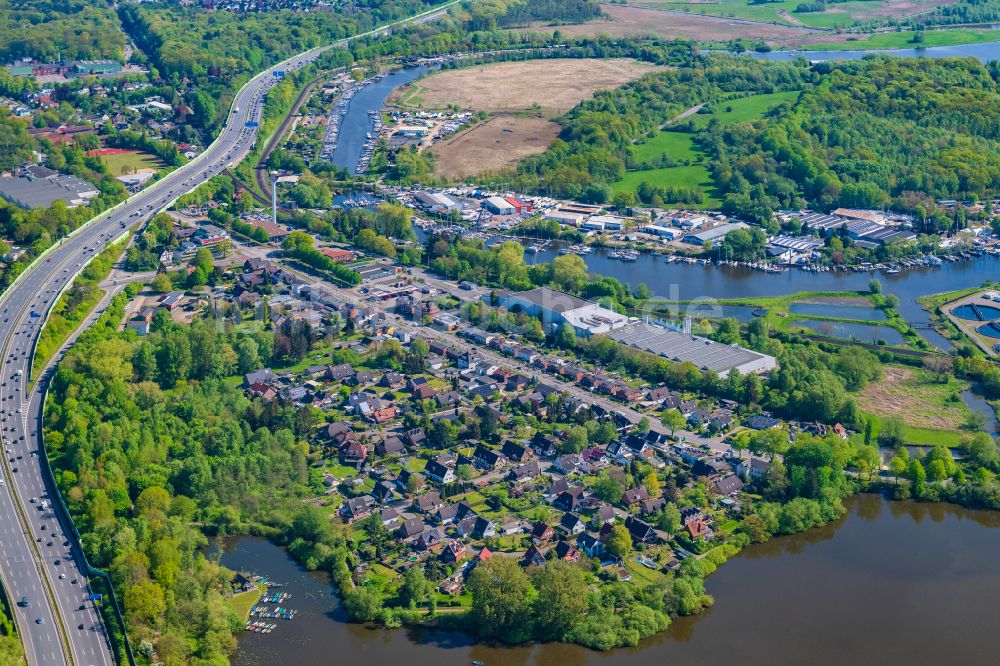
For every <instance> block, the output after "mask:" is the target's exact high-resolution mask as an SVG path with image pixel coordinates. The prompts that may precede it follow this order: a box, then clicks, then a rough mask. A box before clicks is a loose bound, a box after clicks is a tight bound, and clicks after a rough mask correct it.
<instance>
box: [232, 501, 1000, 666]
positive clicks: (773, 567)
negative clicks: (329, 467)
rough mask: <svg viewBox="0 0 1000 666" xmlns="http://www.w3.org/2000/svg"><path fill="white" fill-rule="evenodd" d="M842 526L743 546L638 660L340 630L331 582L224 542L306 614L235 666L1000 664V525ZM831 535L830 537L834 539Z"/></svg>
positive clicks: (245, 643)
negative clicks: (705, 595)
mask: <svg viewBox="0 0 1000 666" xmlns="http://www.w3.org/2000/svg"><path fill="white" fill-rule="evenodd" d="M847 506H848V508H849V511H848V514H847V515H846V516H845V517H844V518H842V519H840V520H838V521H836V522H834V523H831V524H829V525H827V526H825V527H822V528H819V529H815V530H811V531H809V532H806V533H804V534H800V535H795V536H791V537H781V538H777V539H773V540H771V541H770V542H768V543H766V544H761V545H755V546H751V547H749V548H747V549H746V550H745V551H744V552H743V553H741V554H740V555H739V556H737V557H736V558H734V559H733V560H732V561H730V562H728V563H726V564H725V565H723V566H722V567H720V569H719V571H718V572H716V573H715V574H713V575H712V576H711V577H710V578H709V579H708V581H707V586H708V591H709V592H710V593H711V594H712V595H713V596H714V597H715V606H714V607H713V608H712V609H711V610H709V611H708V612H706V613H703V614H701V615H698V616H695V617H690V618H682V619H679V620H677V621H675V622H674V624H673V625H672V626H671V628H670V629H669V630H668V631H667V632H665V633H664V634H661V635H658V636H656V637H653V638H651V639H648V640H646V641H644V642H643V643H642V644H641V645H640V646H639V647H638V648H636V649H628V650H615V651H612V652H608V653H598V652H593V651H590V650H586V649H584V648H580V647H577V646H573V645H561V644H556V645H532V646H526V647H516V648H506V647H496V646H485V645H474V644H472V643H471V641H470V639H469V638H468V637H467V636H465V635H462V634H454V633H447V632H435V631H430V630H423V629H405V628H404V629H395V630H385V629H378V628H373V627H366V626H361V625H352V624H348V623H346V622H345V621H344V614H343V611H342V609H341V607H340V604H339V601H338V600H337V598H336V596H335V594H334V591H333V588H332V587H331V586H330V585H329V584H328V583H327V581H326V580H325V578H324V577H321V576H319V575H316V574H310V573H308V572H306V571H304V570H303V569H302V568H301V567H299V566H298V565H297V564H296V563H295V562H294V561H293V560H292V559H291V558H290V557H288V556H287V555H286V554H285V552H284V551H282V550H281V549H279V548H277V547H275V546H274V545H272V544H270V543H268V542H267V541H264V540H261V539H255V538H239V539H232V540H227V542H226V552H225V554H224V555H223V557H222V562H223V564H225V565H226V566H228V567H230V568H233V569H240V568H243V569H245V570H249V571H252V572H254V573H257V574H260V575H264V576H268V577H270V578H271V579H272V580H275V581H280V582H283V583H285V584H286V586H285V587H284V588H282V589H283V590H284V591H286V592H290V593H291V598H290V599H289V600H288V601H287V602H286V604H287V605H288V606H289V607H290V608H297V609H298V610H299V611H301V615H299V616H298V617H297V618H296V619H295V620H293V621H286V622H280V621H279V622H280V624H279V626H278V628H277V629H276V630H275V631H274V633H272V634H270V635H266V636H260V635H256V634H244V635H242V636H241V637H240V640H239V649H238V651H237V653H236V655H235V656H234V658H233V664H234V666H263V665H265V664H267V665H270V664H339V663H346V664H350V663H362V664H374V665H381V664H395V663H405V664H414V665H423V664H435V665H438V664H440V665H441V666H449V665H452V664H454V665H459V664H462V665H466V666H467V665H468V664H470V663H471V662H472V660H473V659H479V660H481V661H483V663H484V664H485V665H486V666H528V665H529V664H532V665H538V666H569V665H574V666H575V665H577V664H581V665H582V664H589V665H593V666H617V665H619V664H622V665H627V666H645V665H649V666H653V665H656V666H661V665H662V664H701V665H713V664H730V663H733V662H738V663H740V664H744V665H750V666H755V665H757V664H760V665H761V666H764V665H774V664H810V665H811V666H825V665H827V664H829V665H830V666H834V665H837V666H839V665H841V664H852V665H856V666H864V665H866V664H873V665H875V664H878V665H882V664H901V663H909V664H942V663H943V664H958V663H961V664H967V665H968V664H972V665H978V664H994V663H996V658H995V655H996V653H997V652H998V651H1000V633H998V632H997V631H996V630H995V624H996V621H995V620H996V605H995V604H996V599H997V598H998V597H1000V560H998V558H997V557H996V553H997V551H998V549H1000V530H998V529H997V527H1000V513H998V512H987V511H970V510H967V509H962V508H960V507H956V506H953V505H944V504H917V503H914V502H888V501H886V500H883V499H882V498H881V497H879V496H877V495H865V496H861V497H856V498H852V499H850V500H848V502H847ZM834 537H836V538H834Z"/></svg>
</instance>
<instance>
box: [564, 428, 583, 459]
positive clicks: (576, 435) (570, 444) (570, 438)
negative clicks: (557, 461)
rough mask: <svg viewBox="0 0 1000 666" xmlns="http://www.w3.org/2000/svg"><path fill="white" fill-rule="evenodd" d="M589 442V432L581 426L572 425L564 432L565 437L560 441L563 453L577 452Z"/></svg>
mask: <svg viewBox="0 0 1000 666" xmlns="http://www.w3.org/2000/svg"><path fill="white" fill-rule="evenodd" d="M589 443H590V434H589V433H588V432H587V429H586V428H585V427H583V426H573V427H572V428H570V429H569V432H567V433H566V439H565V440H563V441H562V444H561V447H560V448H561V450H562V451H563V453H579V452H580V451H583V450H584V449H585V448H587V444H589Z"/></svg>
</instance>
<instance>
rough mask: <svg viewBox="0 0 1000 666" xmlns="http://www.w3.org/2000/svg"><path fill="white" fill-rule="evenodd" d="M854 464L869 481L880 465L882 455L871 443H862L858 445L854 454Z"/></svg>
mask: <svg viewBox="0 0 1000 666" xmlns="http://www.w3.org/2000/svg"><path fill="white" fill-rule="evenodd" d="M854 464H855V465H857V467H858V470H860V471H861V473H862V474H864V475H865V477H866V478H867V479H868V480H869V481H871V480H872V477H873V476H874V475H875V473H876V472H878V470H879V467H881V465H882V457H881V456H880V455H879V453H878V449H877V448H875V447H874V446H872V445H871V444H863V445H861V446H859V447H858V452H857V454H855V456H854Z"/></svg>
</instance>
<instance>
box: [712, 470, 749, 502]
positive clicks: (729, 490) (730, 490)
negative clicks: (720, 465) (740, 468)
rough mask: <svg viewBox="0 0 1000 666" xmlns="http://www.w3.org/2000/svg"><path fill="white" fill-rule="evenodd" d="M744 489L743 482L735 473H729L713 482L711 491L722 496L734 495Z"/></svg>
mask: <svg viewBox="0 0 1000 666" xmlns="http://www.w3.org/2000/svg"><path fill="white" fill-rule="evenodd" d="M742 489H743V482H742V481H740V477H738V476H736V475H735V474H729V475H727V476H724V477H722V478H720V479H716V480H715V481H714V482H713V483H712V487H711V491H712V492H713V493H715V494H717V495H721V496H722V497H732V496H733V495H735V494H736V493H738V492H740V490H742Z"/></svg>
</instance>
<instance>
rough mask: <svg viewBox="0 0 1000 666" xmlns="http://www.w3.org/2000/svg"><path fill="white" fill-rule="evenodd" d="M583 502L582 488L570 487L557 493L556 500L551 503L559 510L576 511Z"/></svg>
mask: <svg viewBox="0 0 1000 666" xmlns="http://www.w3.org/2000/svg"><path fill="white" fill-rule="evenodd" d="M582 503H583V489H582V488H570V489H568V490H566V491H564V492H561V493H559V496H558V497H556V500H555V501H554V502H553V503H552V506H554V507H555V508H557V509H559V510H561V511H576V510H577V509H578V508H580V505H581V504H582Z"/></svg>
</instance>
